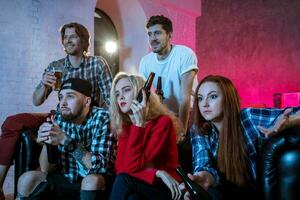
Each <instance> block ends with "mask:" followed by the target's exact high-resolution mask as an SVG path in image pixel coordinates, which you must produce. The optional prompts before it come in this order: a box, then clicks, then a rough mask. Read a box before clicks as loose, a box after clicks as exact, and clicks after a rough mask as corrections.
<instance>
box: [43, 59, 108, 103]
mask: <svg viewBox="0 0 300 200" xmlns="http://www.w3.org/2000/svg"><path fill="white" fill-rule="evenodd" d="M53 68H54V69H57V68H59V69H61V70H62V72H63V76H62V82H63V81H65V80H67V79H69V78H81V79H85V80H88V81H89V82H90V83H91V84H92V96H91V97H92V100H93V103H94V105H99V102H101V101H104V102H105V103H106V105H107V106H108V105H109V104H110V98H109V96H110V94H109V93H110V88H111V84H112V76H111V72H110V69H109V66H108V64H107V62H106V61H105V59H104V58H102V57H99V56H97V57H96V56H84V57H83V59H82V60H81V64H80V65H79V67H78V68H74V67H72V65H71V63H70V60H69V58H68V56H67V57H65V58H63V59H60V60H57V61H54V62H52V63H50V64H49V66H48V67H47V68H46V69H45V72H47V71H52V69H53ZM50 92H51V90H49V93H48V95H49V94H50ZM100 94H101V95H102V96H101V97H100ZM100 100H101V101H100ZM100 106H101V105H100Z"/></svg>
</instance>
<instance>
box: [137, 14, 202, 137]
mask: <svg viewBox="0 0 300 200" xmlns="http://www.w3.org/2000/svg"><path fill="white" fill-rule="evenodd" d="M146 28H147V33H148V37H149V44H150V46H151V48H152V52H151V53H149V54H147V55H146V56H144V57H143V58H142V59H141V62H140V66H139V73H140V74H142V75H143V76H144V77H145V78H147V77H148V76H149V74H150V73H151V72H154V73H155V74H156V76H155V80H154V82H153V85H154V87H155V88H156V85H157V78H158V76H161V77H162V89H163V92H164V98H165V99H164V104H165V105H166V106H167V107H168V108H169V109H170V110H171V111H173V112H174V113H175V114H177V116H178V117H179V119H180V120H181V122H182V124H183V126H184V133H185V132H186V129H187V125H188V119H189V111H190V106H191V96H192V88H195V87H196V86H197V76H196V74H197V71H198V67H197V57H196V55H195V53H194V52H193V51H192V50H191V49H190V48H188V47H186V46H183V45H174V44H171V38H172V31H173V28H172V22H171V20H170V19H168V18H166V17H164V16H163V15H159V16H152V17H150V19H149V20H148V22H147V25H146Z"/></svg>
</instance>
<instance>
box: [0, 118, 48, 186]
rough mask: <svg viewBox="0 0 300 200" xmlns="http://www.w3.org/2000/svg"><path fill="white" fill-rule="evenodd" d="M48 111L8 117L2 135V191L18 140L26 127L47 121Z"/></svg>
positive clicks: (0, 157) (0, 175)
mask: <svg viewBox="0 0 300 200" xmlns="http://www.w3.org/2000/svg"><path fill="white" fill-rule="evenodd" d="M48 115H49V114H48V113H32V114H31V113H22V114H17V115H13V116H9V117H7V118H6V120H5V121H4V123H3V124H2V127H1V131H2V134H1V136H0V191H1V190H2V188H3V182H4V179H5V177H6V174H7V171H8V169H9V166H10V165H11V163H12V160H13V156H14V154H15V150H16V146H17V142H18V140H19V137H20V134H21V132H22V130H24V129H30V128H38V127H39V126H40V125H41V124H42V123H43V122H45V120H46V118H47V116H48Z"/></svg>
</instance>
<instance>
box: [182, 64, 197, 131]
mask: <svg viewBox="0 0 300 200" xmlns="http://www.w3.org/2000/svg"><path fill="white" fill-rule="evenodd" d="M196 73H197V72H196V71H195V70H191V71H188V72H186V73H184V74H183V75H182V77H181V84H180V97H181V101H180V105H179V119H180V121H181V122H182V124H183V128H184V134H185V133H186V131H187V126H188V120H189V116H190V105H191V94H192V87H193V82H194V78H195V75H196Z"/></svg>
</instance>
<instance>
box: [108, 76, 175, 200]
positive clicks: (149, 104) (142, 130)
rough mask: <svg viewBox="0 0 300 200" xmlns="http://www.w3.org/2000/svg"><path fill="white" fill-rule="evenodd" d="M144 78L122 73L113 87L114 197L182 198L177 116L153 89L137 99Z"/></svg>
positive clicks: (114, 198) (118, 198)
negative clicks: (116, 142)
mask: <svg viewBox="0 0 300 200" xmlns="http://www.w3.org/2000/svg"><path fill="white" fill-rule="evenodd" d="M144 83H145V81H144V79H143V78H142V77H139V76H136V75H128V74H126V73H119V74H117V75H116V77H115V79H114V81H113V84H112V89H111V106H110V117H111V127H112V129H113V131H114V132H115V133H116V134H117V137H118V148H117V158H116V163H115V165H116V166H115V167H116V173H117V176H116V180H115V182H114V185H113V188H112V193H111V197H110V199H111V200H123V199H124V200H125V199H156V200H159V199H163V200H166V199H179V198H180V196H181V191H180V190H179V188H178V181H180V178H179V177H178V176H177V174H176V171H175V168H176V166H177V165H178V155H177V154H178V152H177V145H176V130H178V131H180V130H179V129H180V128H179V125H178V123H177V120H176V118H175V117H174V116H173V115H171V114H170V113H169V111H168V109H167V108H166V107H165V106H163V105H162V104H161V103H160V100H159V98H158V96H156V94H154V93H152V92H151V93H150V96H149V98H148V99H147V97H146V93H145V91H143V100H142V102H138V101H137V100H136V97H137V94H138V92H139V90H140V89H141V88H142V87H143V85H144Z"/></svg>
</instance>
